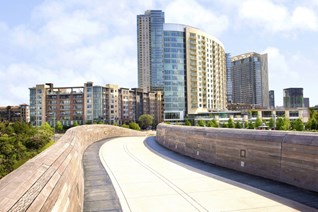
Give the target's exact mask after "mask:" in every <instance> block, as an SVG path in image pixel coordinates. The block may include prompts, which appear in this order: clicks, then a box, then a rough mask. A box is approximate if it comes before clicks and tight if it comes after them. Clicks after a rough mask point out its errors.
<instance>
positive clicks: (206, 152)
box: [156, 124, 318, 192]
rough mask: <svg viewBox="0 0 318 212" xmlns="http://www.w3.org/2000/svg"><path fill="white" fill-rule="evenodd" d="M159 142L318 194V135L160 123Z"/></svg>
mask: <svg viewBox="0 0 318 212" xmlns="http://www.w3.org/2000/svg"><path fill="white" fill-rule="evenodd" d="M156 139H157V142H159V143H160V144H161V145H163V146H165V147H167V148H169V149H171V150H173V151H176V152H178V153H180V154H183V155H187V156H189V157H192V158H195V159H198V160H202V161H205V162H208V163H211V164H215V165H218V166H222V167H226V168H230V169H235V170H238V171H242V172H246V173H249V174H253V175H257V176H262V177H265V178H269V179H272V180H276V181H280V182H285V183H288V184H292V185H295V186H298V187H301V188H304V189H308V190H312V191H316V192H318V177H317V176H318V133H297V132H281V131H265V130H264V131H263V130H241V129H224V128H207V127H204V128H202V127H188V126H175V125H167V124H160V125H159V126H158V127H157V137H156Z"/></svg>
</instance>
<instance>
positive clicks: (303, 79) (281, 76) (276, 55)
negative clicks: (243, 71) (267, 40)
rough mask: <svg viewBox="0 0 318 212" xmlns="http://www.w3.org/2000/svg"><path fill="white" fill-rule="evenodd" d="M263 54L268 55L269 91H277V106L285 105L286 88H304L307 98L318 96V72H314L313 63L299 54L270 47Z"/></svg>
mask: <svg viewBox="0 0 318 212" xmlns="http://www.w3.org/2000/svg"><path fill="white" fill-rule="evenodd" d="M263 53H267V54H268V70H269V71H268V72H269V89H271V90H275V102H276V105H283V89H284V88H290V87H302V88H304V96H305V97H315V96H317V95H316V79H317V78H318V72H316V71H313V68H314V67H315V64H314V63H313V62H312V61H310V60H309V59H308V58H305V57H304V56H302V55H299V54H292V53H288V52H282V51H281V50H280V49H278V48H277V47H268V48H266V49H265V50H264V51H263ZM311 101H312V103H314V102H315V101H316V100H315V99H311Z"/></svg>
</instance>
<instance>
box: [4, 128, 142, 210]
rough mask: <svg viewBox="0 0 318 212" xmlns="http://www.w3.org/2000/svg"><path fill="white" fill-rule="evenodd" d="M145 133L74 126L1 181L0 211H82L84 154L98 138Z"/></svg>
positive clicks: (122, 129)
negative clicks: (54, 142)
mask: <svg viewBox="0 0 318 212" xmlns="http://www.w3.org/2000/svg"><path fill="white" fill-rule="evenodd" d="M144 135H145V134H144V133H142V132H138V131H134V130H129V129H125V128H120V127H115V126H109V125H87V126H79V127H75V128H71V129H70V130H68V131H67V132H66V133H65V135H64V136H63V137H62V138H61V139H60V140H59V141H58V142H57V143H56V144H54V145H53V146H52V147H50V148H49V149H47V150H46V151H44V152H42V153H41V154H39V155H37V156H36V157H35V158H33V159H31V160H29V161H28V162H27V163H25V164H24V165H23V166H21V167H20V168H18V169H17V170H15V171H13V172H12V173H10V174H9V175H7V176H6V177H4V178H3V179H1V181H0V211H52V210H54V211H82V210H83V198H84V178H83V176H84V175H83V166H82V156H83V153H84V151H85V149H86V148H87V147H88V146H89V145H90V144H92V143H93V142H95V141H98V140H101V139H105V138H111V137H120V136H144Z"/></svg>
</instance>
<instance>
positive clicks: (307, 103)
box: [304, 98, 310, 107]
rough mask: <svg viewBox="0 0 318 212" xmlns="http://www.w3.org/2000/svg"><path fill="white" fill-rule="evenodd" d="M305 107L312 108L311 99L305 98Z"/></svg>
mask: <svg viewBox="0 0 318 212" xmlns="http://www.w3.org/2000/svg"><path fill="white" fill-rule="evenodd" d="M304 107H310V103H309V98H304Z"/></svg>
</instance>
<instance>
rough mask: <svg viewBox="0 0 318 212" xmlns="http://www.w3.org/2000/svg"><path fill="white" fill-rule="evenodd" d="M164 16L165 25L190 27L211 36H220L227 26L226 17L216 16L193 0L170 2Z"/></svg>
mask: <svg viewBox="0 0 318 212" xmlns="http://www.w3.org/2000/svg"><path fill="white" fill-rule="evenodd" d="M165 15H166V17H165V19H166V22H167V23H179V24H185V25H190V26H193V27H197V28H200V29H201V30H202V31H205V32H208V33H210V34H211V35H220V34H221V33H222V32H224V31H225V30H226V29H227V28H228V26H229V21H228V18H227V16H225V15H217V14H215V13H214V12H213V11H211V10H209V9H207V8H206V7H204V6H203V5H200V4H199V3H198V2H197V1H195V0H187V1H184V0H175V1H171V3H169V4H168V5H167V6H166V8H165Z"/></svg>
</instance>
